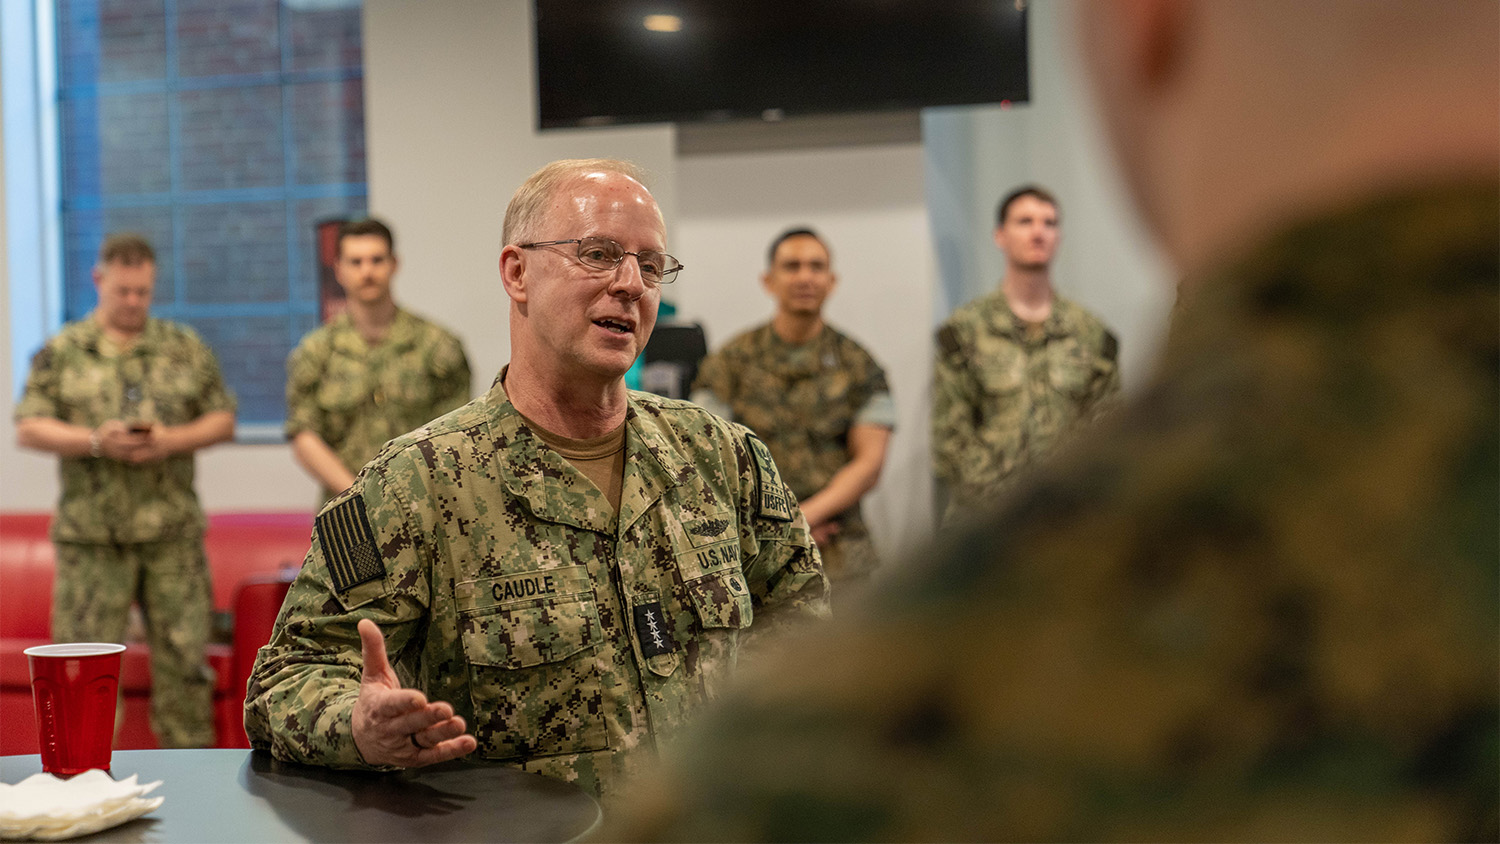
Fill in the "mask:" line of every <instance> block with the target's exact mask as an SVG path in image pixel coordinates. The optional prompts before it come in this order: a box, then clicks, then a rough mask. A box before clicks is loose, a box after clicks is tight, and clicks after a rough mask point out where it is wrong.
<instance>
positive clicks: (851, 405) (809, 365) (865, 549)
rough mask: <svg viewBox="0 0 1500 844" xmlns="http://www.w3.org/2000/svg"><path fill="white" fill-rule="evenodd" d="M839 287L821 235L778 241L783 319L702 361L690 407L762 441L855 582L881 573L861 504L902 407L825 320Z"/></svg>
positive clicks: (775, 261) (839, 575) (823, 545)
mask: <svg viewBox="0 0 1500 844" xmlns="http://www.w3.org/2000/svg"><path fill="white" fill-rule="evenodd" d="M836 281H837V277H836V276H835V275H834V273H833V267H832V258H831V256H830V255H829V252H828V247H827V245H826V244H824V243H823V240H822V238H820V237H818V235H817V234H816V233H815V232H813V231H811V230H808V229H793V230H791V231H788V232H786V233H785V234H783V235H781V236H780V237H778V238H777V239H776V240H775V241H774V242H772V244H771V250H770V255H769V264H768V267H767V270H766V272H765V274H764V275H763V276H761V283H762V284H764V285H765V287H766V290H767V292H769V293H770V294H771V297H772V298H773V299H775V300H776V314H775V316H773V317H772V318H771V321H770V322H768V323H766V324H765V325H762V326H760V327H759V328H754V329H751V330H749V331H747V332H745V333H743V334H741V335H739V336H738V337H735V338H734V339H732V340H730V341H729V342H728V343H727V344H725V345H724V347H723V348H721V349H719V350H718V351H716V352H714V353H713V354H711V355H709V356H708V357H706V358H704V360H703V363H702V365H701V366H700V367H699V368H698V377H697V379H696V380H695V381H694V384H693V396H692V398H693V401H694V402H696V403H698V404H700V405H703V406H704V407H706V408H708V409H709V410H711V411H713V412H714V413H717V414H719V415H720V416H723V417H724V418H726V419H733V420H734V421H736V422H740V423H743V424H744V425H746V426H748V427H749V428H750V430H752V431H754V432H755V433H756V435H757V436H759V437H761V438H762V439H763V440H765V442H766V445H768V446H770V448H771V456H772V457H774V458H775V459H776V465H777V466H779V467H780V468H781V471H782V475H783V477H784V478H785V480H786V482H787V486H789V487H791V489H792V492H793V493H795V494H796V495H797V499H798V500H799V501H801V503H802V514H803V516H805V517H806V518H807V523H808V525H809V526H810V527H811V528H812V533H813V539H814V540H816V541H817V543H818V551H819V553H820V554H821V555H822V558H823V568H824V570H825V571H827V573H828V577H829V579H830V580H832V581H834V582H839V581H846V582H847V581H851V580H854V579H856V578H863V577H865V576H867V575H868V574H869V573H870V572H871V571H872V570H874V568H875V566H876V565H877V564H878V559H877V558H876V556H875V546H874V543H872V542H871V541H870V532H869V529H868V528H866V527H865V521H864V518H863V516H862V515H861V514H860V508H859V500H860V498H861V497H863V496H864V494H865V493H867V492H869V491H870V490H871V489H872V488H873V487H874V486H875V482H876V481H877V480H879V478H880V469H881V467H882V466H883V465H884V464H885V450H886V443H887V442H888V441H889V440H890V436H891V431H892V430H893V429H894V428H895V426H896V408H895V404H894V403H893V402H892V401H891V393H890V389H889V388H888V387H887V386H886V380H885V370H883V369H881V368H880V364H878V363H876V362H875V359H874V358H872V357H870V354H869V352H866V351H865V350H864V348H863V347H861V346H860V345H859V344H858V343H856V342H854V340H852V339H850V338H849V337H847V336H845V335H844V334H843V333H841V332H839V331H838V330H836V329H835V328H834V327H833V326H831V325H828V324H827V323H826V322H824V321H823V303H824V301H826V300H827V298H828V294H829V293H831V292H832V291H833V286H834V283H835V282H836Z"/></svg>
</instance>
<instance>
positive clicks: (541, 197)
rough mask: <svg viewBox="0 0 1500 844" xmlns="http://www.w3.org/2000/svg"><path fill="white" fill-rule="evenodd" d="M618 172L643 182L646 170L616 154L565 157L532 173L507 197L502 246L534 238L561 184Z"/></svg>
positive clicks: (644, 182)
mask: <svg viewBox="0 0 1500 844" xmlns="http://www.w3.org/2000/svg"><path fill="white" fill-rule="evenodd" d="M600 172H604V173H619V174H620V175H622V176H629V177H630V178H632V179H635V180H636V181H637V182H640V183H641V185H642V186H644V185H645V184H646V172H645V171H644V170H642V169H641V168H640V167H638V166H636V165H634V164H632V163H630V162H629V161H620V160H619V159H615V158H565V159H563V160H561V161H554V162H552V163H551V164H548V165H547V166H545V167H543V168H542V169H540V170H538V171H536V172H535V173H532V174H531V176H530V177H529V178H527V179H526V181H524V182H522V183H521V186H520V187H519V188H516V192H515V194H514V195H513V196H511V198H510V205H508V206H506V208H505V223H504V225H503V226H502V228H501V233H500V237H501V240H502V244H501V245H502V246H510V245H512V244H521V243H530V242H531V241H534V240H536V238H537V227H538V226H540V225H541V223H542V215H543V214H545V213H546V212H547V205H548V203H549V202H550V201H551V199H552V196H553V194H555V193H556V192H557V191H558V190H559V189H560V188H561V187H563V186H564V185H566V184H569V183H570V182H573V181H575V180H577V179H581V178H583V177H584V176H587V175H588V174H590V173H600Z"/></svg>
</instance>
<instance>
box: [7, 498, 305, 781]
mask: <svg viewBox="0 0 1500 844" xmlns="http://www.w3.org/2000/svg"><path fill="white" fill-rule="evenodd" d="M49 520H50V516H48V515H47V514H45V513H0V755H10V754H16V753H36V752H37V733H36V712H35V709H34V708H33V705H32V700H31V674H30V669H29V667H28V666H27V663H26V656H25V654H23V653H22V651H24V650H25V649H26V648H29V647H31V646H32V645H42V644H46V643H47V642H48V641H50V623H51V611H52V575H53V555H52V543H51V541H50V540H48V538H47V525H48V522H49ZM311 536H312V513H221V514H217V515H212V516H209V519H208V533H207V535H206V537H205V540H204V541H205V545H206V548H207V552H208V564H209V568H210V569H211V571H212V575H213V588H214V609H215V610H216V611H217V612H218V613H219V616H218V617H219V619H220V620H221V624H220V630H221V632H220V635H219V636H218V638H219V639H225V638H227V639H228V640H229V641H227V642H225V641H219V642H216V643H214V644H211V645H209V652H208V661H209V665H210V666H212V667H213V669H214V672H215V673H216V674H217V675H218V679H217V683H216V685H215V687H214V731H215V733H216V744H217V745H218V746H219V747H248V746H249V743H248V742H247V741H246V740H245V728H244V721H243V716H242V712H243V709H242V706H243V703H244V699H245V680H246V679H247V678H248V677H249V676H250V667H251V665H252V664H253V663H254V660H255V651H256V649H258V648H259V647H260V646H261V645H263V644H265V643H266V642H267V641H268V640H269V639H270V635H271V627H272V625H273V623H274V622H275V620H276V613H277V611H278V610H280V608H281V602H282V599H283V598H284V597H285V596H286V590H287V587H288V585H289V584H290V582H291V579H292V578H293V577H295V576H296V573H297V569H298V568H300V567H301V565H302V558H303V557H304V556H305V555H306V554H307V547H308V543H309V541H310V538H311ZM224 622H227V626H228V628H229V629H228V631H227V633H225V632H224V631H223V627H224V626H225V624H224ZM120 675H121V676H120V685H121V687H122V689H123V691H124V702H125V707H124V711H123V713H122V715H123V723H121V724H118V725H117V729H116V736H115V747H116V748H117V749H120V750H134V749H143V748H152V747H156V746H157V744H156V737H155V736H154V735H153V734H152V732H151V727H150V721H149V711H150V708H149V705H150V699H151V670H150V651H149V648H148V647H147V646H146V645H145V644H144V643H127V647H126V650H125V654H124V658H123V661H122V663H121V670H120Z"/></svg>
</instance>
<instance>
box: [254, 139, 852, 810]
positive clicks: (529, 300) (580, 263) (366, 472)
mask: <svg viewBox="0 0 1500 844" xmlns="http://www.w3.org/2000/svg"><path fill="white" fill-rule="evenodd" d="M503 237H504V242H505V245H504V247H503V248H502V249H501V252H500V277H501V282H502V283H503V284H504V287H505V292H506V294H507V295H508V296H509V297H510V300H511V306H510V345H511V359H510V363H509V364H508V365H507V366H506V367H505V368H504V369H503V370H501V372H500V377H499V378H497V379H496V381H495V384H494V386H492V387H491V388H490V390H489V392H488V393H486V394H485V395H484V396H481V397H480V398H477V399H475V400H474V401H472V402H469V403H468V404H466V405H464V406H463V407H461V408H459V409H458V410H455V411H453V412H452V413H449V414H447V415H445V416H443V417H442V418H440V419H438V420H437V421H435V422H433V423H432V424H430V425H426V426H424V427H423V428H421V429H420V430H418V431H414V432H412V433H410V434H407V435H405V436H402V437H399V438H397V439H396V440H394V441H393V442H391V443H390V444H389V445H387V446H386V448H385V449H384V450H382V451H381V453H380V455H379V456H378V457H377V458H376V459H375V460H373V461H371V462H370V463H368V464H367V465H366V466H365V468H364V469H363V470H362V471H361V472H360V474H359V476H358V478H357V479H356V480H355V482H354V485H353V486H352V487H350V488H349V489H348V490H347V491H345V492H344V493H342V494H340V495H339V496H337V497H335V498H334V499H333V501H331V502H330V503H329V504H328V506H327V507H325V508H324V509H323V512H322V513H320V514H319V515H318V520H317V530H316V533H315V536H314V539H313V544H312V548H311V550H310V551H309V552H308V557H307V561H306V563H305V564H304V565H303V567H302V571H301V572H300V574H299V575H298V578H297V582H296V583H294V584H293V585H292V589H291V592H290V593H289V594H288V595H287V600H286V605H285V607H283V609H282V613H281V617H280V618H279V619H278V620H277V627H276V631H275V633H274V634H273V636H272V639H271V643H270V644H269V645H267V646H266V647H264V648H262V649H261V651H260V654H259V656H258V657H257V660H256V665H255V671H254V674H253V675H252V677H251V681H250V685H249V688H248V690H247V692H246V700H245V725H246V729H247V731H248V732H249V735H250V740H251V743H252V744H253V745H254V746H256V747H258V748H263V749H268V750H270V751H271V752H272V753H273V754H275V755H276V756H277V757H278V758H281V759H289V760H293V761H297V762H305V763H312V764H320V765H330V766H337V767H410V766H416V765H428V764H432V763H434V762H441V761H444V760H447V759H451V758H454V757H457V756H462V755H465V754H469V753H473V754H475V755H476V756H478V757H480V758H482V759H484V760H487V761H491V762H496V763H500V764H506V765H513V766H516V767H519V768H523V769H525V770H529V771H536V772H540V773H543V774H546V775H548V776H552V777H557V778H559V779H564V780H570V781H576V782H578V783H580V784H581V785H582V786H583V787H585V788H587V789H588V790H590V791H592V792H594V793H596V794H601V795H606V796H612V795H613V793H614V791H615V790H616V788H617V787H618V785H619V783H620V781H621V779H622V778H623V777H624V776H626V775H627V774H628V773H629V772H630V771H631V770H632V769H633V768H634V767H635V766H636V765H638V764H639V762H640V760H641V759H643V758H649V757H651V756H652V755H653V754H654V752H655V751H656V750H657V749H658V748H659V747H661V746H662V745H665V744H666V743H668V742H669V741H671V740H673V739H674V738H675V736H676V735H677V734H678V733H679V732H680V731H681V730H682V728H683V726H684V724H685V723H686V722H687V721H688V720H689V719H690V718H691V717H692V716H693V715H694V714H695V713H696V712H697V711H698V709H700V708H701V707H702V705H703V704H704V703H705V702H707V701H708V700H710V699H712V698H713V697H714V696H716V695H717V694H718V693H719V690H720V688H721V687H722V686H723V684H724V683H725V682H726V681H727V678H728V675H729V674H730V672H731V670H732V669H733V668H734V666H735V663H736V661H737V660H738V659H739V658H740V655H741V652H742V650H743V646H744V644H745V643H746V641H748V640H750V639H751V638H758V637H760V636H762V635H764V634H765V633H766V632H767V631H772V630H775V629H777V628H778V627H781V626H785V625H788V624H791V623H793V622H794V621H795V620H797V619H801V618H806V617H812V618H818V617H822V616H825V615H826V614H827V595H826V581H825V579H824V577H823V572H822V568H821V566H820V565H819V563H818V554H817V549H816V548H815V547H814V546H813V544H812V541H811V539H810V538H809V536H808V530H807V523H806V521H805V520H804V519H803V518H802V516H801V514H800V513H799V512H798V510H797V505H796V502H795V501H794V500H793V498H792V496H791V494H790V493H789V492H788V491H787V489H786V486H785V485H784V484H783V483H782V481H781V478H780V477H779V475H778V473H777V470H776V465H775V463H774V461H772V460H771V457H770V452H769V451H768V450H767V449H766V446H765V444H764V443H762V442H760V440H758V439H756V438H755V436H754V435H753V434H751V433H749V432H747V431H746V430H745V429H744V428H743V427H741V426H736V425H733V424H732V423H729V422H726V421H724V420H723V419H720V418H718V417H716V416H714V415H712V414H710V413H708V412H706V411H704V410H703V409H702V408H700V407H697V406H696V405H693V404H690V403H688V402H685V401H674V400H670V399H664V398H661V397H659V396H653V395H650V394H647V393H638V392H631V391H629V390H627V389H626V388H625V372H626V371H627V370H629V369H630V366H631V364H632V363H634V361H635V359H636V358H637V357H638V356H639V355H640V353H641V350H642V349H643V348H645V345H646V341H647V339H648V338H649V337H650V336H651V330H652V328H653V327H654V326H655V324H656V313H657V306H658V305H659V303H660V301H661V285H663V284H666V283H667V282H669V281H671V280H672V279H673V278H674V277H675V276H676V274H677V271H678V270H679V269H680V266H681V265H680V264H678V262H677V260H676V259H675V258H673V257H672V256H670V255H668V254H666V252H665V249H666V225H665V223H664V222H663V220H662V216H661V210H660V208H659V207H658V206H657V204H656V200H655V199H653V198H652V196H651V194H650V192H649V191H647V190H646V187H645V185H644V184H642V182H641V181H640V174H639V171H638V170H637V169H636V168H634V167H632V166H630V165H629V164H627V163H625V162H621V161H613V160H608V159H585V160H571V161H558V162H553V163H552V164H549V165H547V166H546V167H543V168H542V169H541V170H539V171H537V172H536V173H535V174H533V175H532V177H531V178H529V179H527V180H526V182H525V183H524V184H522V186H521V187H520V188H519V189H518V190H517V191H516V193H515V196H514V197H513V198H512V200H511V203H510V207H509V208H508V209H507V210H506V214H505V225H504V235H503ZM752 623H753V626H752ZM403 683H409V684H410V685H411V686H412V687H410V688H403ZM469 730H472V734H470V733H469V732H468V731H469Z"/></svg>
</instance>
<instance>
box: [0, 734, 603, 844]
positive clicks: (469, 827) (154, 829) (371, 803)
mask: <svg viewBox="0 0 1500 844" xmlns="http://www.w3.org/2000/svg"><path fill="white" fill-rule="evenodd" d="M41 770H42V763H41V757H39V756H0V781H4V782H7V783H11V784H15V783H18V782H20V781H21V780H23V779H25V778H26V777H28V776H31V775H32V774H35V773H40V772H41ZM110 774H111V775H112V776H113V777H114V778H115V779H117V780H118V779H124V778H126V777H129V776H130V775H131V774H137V775H139V777H138V780H137V782H140V783H149V782H154V781H156V780H161V781H162V784H161V786H160V787H159V788H157V789H156V790H155V791H153V792H151V794H150V795H148V796H150V797H157V796H161V797H165V798H166V800H165V801H164V802H163V803H162V805H161V807H160V808H158V809H157V810H156V811H155V812H152V813H151V814H149V815H146V816H145V817H142V818H138V819H136V820H133V821H131V822H129V823H127V824H123V825H121V826H117V827H115V828H113V829H107V830H104V831H102V832H97V833H94V834H93V835H90V836H86V837H84V838H79V839H75V840H78V841H86V842H94V841H121V842H204V844H209V842H239V841H246V842H249V841H253V842H272V841H351V842H355V841H571V840H573V839H576V838H579V837H580V836H582V835H584V834H586V833H588V832H590V831H592V830H593V829H594V828H596V827H597V826H598V825H599V820H600V811H599V803H598V801H596V800H595V799H594V798H593V797H591V796H589V795H588V794H586V793H585V792H584V791H582V790H581V789H579V788H578V787H576V786H573V785H570V784H568V783H563V782H558V781H557V780H551V779H547V778H545V777H542V776H538V775H536V774H528V773H524V772H522V771H517V770H515V769H513V768H504V767H498V766H480V765H473V764H470V763H466V762H463V761H461V760H460V761H454V762H447V763H444V764H442V765H434V766H432V767H429V768H415V769H412V770H408V771H398V772H394V773H372V772H364V771H334V770H330V769H328V768H315V767H309V766H306V765H295V764H291V763H288V762H278V761H276V760H275V759H272V758H271V756H270V755H269V754H266V753H258V752H255V751H250V750H116V751H115V752H114V757H113V761H112V762H111V767H110Z"/></svg>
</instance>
